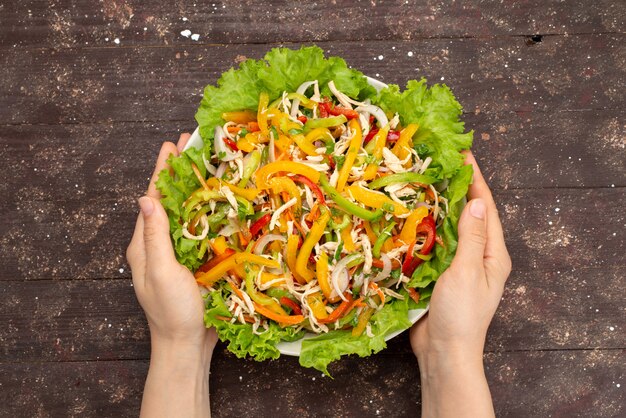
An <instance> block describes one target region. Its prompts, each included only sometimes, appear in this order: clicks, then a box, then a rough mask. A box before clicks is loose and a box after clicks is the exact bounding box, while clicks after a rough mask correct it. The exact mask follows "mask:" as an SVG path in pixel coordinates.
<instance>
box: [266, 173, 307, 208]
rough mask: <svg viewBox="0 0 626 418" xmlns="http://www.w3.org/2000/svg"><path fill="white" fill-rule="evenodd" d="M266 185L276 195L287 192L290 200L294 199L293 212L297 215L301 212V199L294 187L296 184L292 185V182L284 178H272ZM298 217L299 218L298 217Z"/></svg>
mask: <svg viewBox="0 0 626 418" xmlns="http://www.w3.org/2000/svg"><path fill="white" fill-rule="evenodd" d="M268 184H269V185H270V188H271V189H272V191H273V192H274V193H276V194H280V193H281V192H287V193H288V194H289V196H291V197H292V198H294V197H295V198H296V205H295V212H296V213H297V214H299V213H300V212H301V211H302V197H301V196H300V189H299V188H298V186H296V183H294V182H293V180H291V179H290V178H289V177H286V176H280V177H272V178H271V179H269V181H268ZM298 217H300V216H299V215H298Z"/></svg>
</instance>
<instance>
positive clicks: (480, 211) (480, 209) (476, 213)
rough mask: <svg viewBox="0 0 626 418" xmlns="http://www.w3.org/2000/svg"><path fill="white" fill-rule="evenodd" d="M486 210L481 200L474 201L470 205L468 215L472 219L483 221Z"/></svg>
mask: <svg viewBox="0 0 626 418" xmlns="http://www.w3.org/2000/svg"><path fill="white" fill-rule="evenodd" d="M486 211H487V208H486V207H485V202H483V200H482V199H474V200H472V201H471V203H470V213H471V214H472V216H473V217H474V218H478V219H485V212H486Z"/></svg>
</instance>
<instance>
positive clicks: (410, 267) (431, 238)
mask: <svg viewBox="0 0 626 418" xmlns="http://www.w3.org/2000/svg"><path fill="white" fill-rule="evenodd" d="M416 232H417V235H420V234H421V235H424V234H425V235H426V241H424V245H423V246H422V249H421V250H420V254H422V255H428V254H430V252H431V251H432V249H433V247H434V246H435V239H436V236H437V226H436V224H435V220H434V219H433V217H432V216H431V215H428V216H427V217H425V218H424V219H422V221H421V222H420V223H419V224H418V225H417V229H416ZM416 242H417V240H415V241H413V242H411V244H409V248H408V251H407V253H406V257H405V259H404V263H402V274H404V275H405V276H407V277H411V276H412V275H413V272H414V271H415V269H416V268H417V267H418V266H419V265H420V264H422V262H423V261H424V260H422V259H421V258H419V257H415V256H414V255H413V247H415V243H416Z"/></svg>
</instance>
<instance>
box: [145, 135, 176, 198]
mask: <svg viewBox="0 0 626 418" xmlns="http://www.w3.org/2000/svg"><path fill="white" fill-rule="evenodd" d="M171 154H174V155H178V150H177V149H176V145H174V144H173V143H171V142H164V143H163V145H161V151H160V152H159V157H158V158H157V162H156V166H155V167H154V172H153V173H152V178H151V179H150V185H149V186H148V192H147V193H146V195H147V196H150V197H153V198H155V199H160V198H161V193H159V190H158V189H157V188H156V181H157V180H158V178H159V173H160V172H161V171H162V170H163V169H164V168H167V159H168V158H169V157H170V155H171Z"/></svg>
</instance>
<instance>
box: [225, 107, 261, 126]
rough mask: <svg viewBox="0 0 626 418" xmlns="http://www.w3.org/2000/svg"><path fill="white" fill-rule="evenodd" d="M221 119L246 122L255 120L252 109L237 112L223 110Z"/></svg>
mask: <svg viewBox="0 0 626 418" xmlns="http://www.w3.org/2000/svg"><path fill="white" fill-rule="evenodd" d="M222 119H224V120H225V121H226V122H235V123H241V124H244V123H248V122H254V121H256V113H255V112H254V111H253V110H241V111H238V112H224V113H222Z"/></svg>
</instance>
